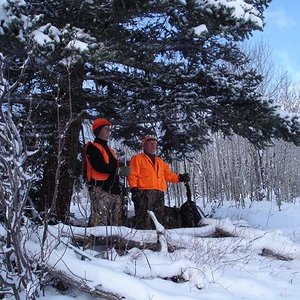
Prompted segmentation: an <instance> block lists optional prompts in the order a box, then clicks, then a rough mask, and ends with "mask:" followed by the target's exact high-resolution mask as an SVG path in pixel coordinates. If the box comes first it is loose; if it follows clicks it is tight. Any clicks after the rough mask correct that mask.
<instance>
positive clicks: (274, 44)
mask: <svg viewBox="0 0 300 300" xmlns="http://www.w3.org/2000/svg"><path fill="white" fill-rule="evenodd" d="M265 17H266V19H265V22H266V26H265V28H264V32H262V33H260V34H255V36H261V37H262V39H263V40H264V41H265V42H266V43H267V44H268V45H269V47H270V49H271V50H272V51H273V58H274V62H275V65H276V66H277V67H279V68H282V70H283V71H286V72H288V74H289V75H290V77H291V79H292V80H293V81H294V83H298V84H299V83H300V0H273V1H272V2H271V4H270V6H269V7H268V8H267V10H266V11H265Z"/></svg>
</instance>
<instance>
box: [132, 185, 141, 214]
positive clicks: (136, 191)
mask: <svg viewBox="0 0 300 300" xmlns="http://www.w3.org/2000/svg"><path fill="white" fill-rule="evenodd" d="M130 191H131V200H132V202H133V204H134V211H135V213H137V211H138V207H139V204H140V191H139V189H138V188H132V189H131V190H130Z"/></svg>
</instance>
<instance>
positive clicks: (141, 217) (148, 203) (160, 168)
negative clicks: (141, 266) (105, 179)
mask: <svg viewBox="0 0 300 300" xmlns="http://www.w3.org/2000/svg"><path fill="white" fill-rule="evenodd" d="M142 147H143V150H144V152H143V153H140V154H138V155H135V156H133V157H132V158H131V160H130V164H129V167H130V175H129V176H128V182H129V186H130V190H131V193H132V201H133V203H134V210H135V216H136V228H143V229H151V228H153V224H152V222H151V220H150V217H149V216H148V213H147V210H151V211H153V212H154V213H155V215H156V217H157V219H158V221H159V222H160V223H162V224H164V216H165V202H164V192H165V191H166V190H167V182H172V183H178V182H186V181H189V180H190V176H189V174H188V173H185V174H176V173H174V172H172V171H171V169H170V167H169V165H168V164H167V163H166V162H164V161H163V160H162V159H161V158H159V157H158V156H157V155H156V150H157V139H156V138H155V137H154V136H152V135H147V136H146V137H145V138H144V139H143V142H142Z"/></svg>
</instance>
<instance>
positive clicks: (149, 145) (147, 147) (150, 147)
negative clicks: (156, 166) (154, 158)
mask: <svg viewBox="0 0 300 300" xmlns="http://www.w3.org/2000/svg"><path fill="white" fill-rule="evenodd" d="M156 148H157V141H156V140H148V141H146V142H145V144H144V151H145V152H148V153H150V154H155V153H156Z"/></svg>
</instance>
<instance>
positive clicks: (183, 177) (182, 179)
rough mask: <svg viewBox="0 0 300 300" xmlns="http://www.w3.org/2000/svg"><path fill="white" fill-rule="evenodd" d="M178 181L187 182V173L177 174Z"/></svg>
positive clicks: (188, 179)
mask: <svg viewBox="0 0 300 300" xmlns="http://www.w3.org/2000/svg"><path fill="white" fill-rule="evenodd" d="M178 179H179V182H189V181H190V180H191V177H190V174H189V173H184V174H179V175H178Z"/></svg>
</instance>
